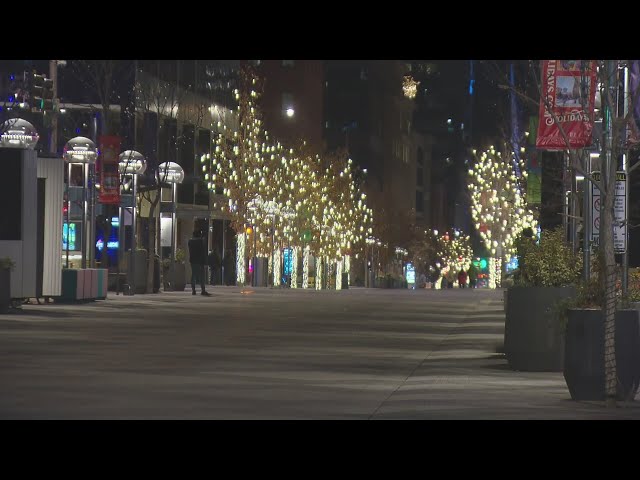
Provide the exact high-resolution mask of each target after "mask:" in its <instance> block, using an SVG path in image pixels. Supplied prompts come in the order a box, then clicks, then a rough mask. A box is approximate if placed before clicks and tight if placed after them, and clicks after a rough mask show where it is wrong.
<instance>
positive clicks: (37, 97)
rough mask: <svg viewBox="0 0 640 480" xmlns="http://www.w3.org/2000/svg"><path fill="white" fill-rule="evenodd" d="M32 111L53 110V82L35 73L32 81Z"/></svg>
mask: <svg viewBox="0 0 640 480" xmlns="http://www.w3.org/2000/svg"><path fill="white" fill-rule="evenodd" d="M31 110H32V111H38V110H40V111H43V112H45V111H51V110H53V80H52V79H50V78H47V76H46V75H44V74H39V73H36V72H35V71H34V72H33V76H32V81H31Z"/></svg>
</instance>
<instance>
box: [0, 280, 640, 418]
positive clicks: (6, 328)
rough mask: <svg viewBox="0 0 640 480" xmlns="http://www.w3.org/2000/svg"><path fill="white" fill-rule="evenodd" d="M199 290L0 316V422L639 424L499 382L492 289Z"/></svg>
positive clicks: (545, 389)
mask: <svg viewBox="0 0 640 480" xmlns="http://www.w3.org/2000/svg"><path fill="white" fill-rule="evenodd" d="M243 290H244V293H243ZM209 291H210V292H211V293H212V296H211V297H203V296H200V295H196V296H192V295H191V292H190V291H185V292H167V293H161V294H155V295H135V296H131V297H129V296H121V295H120V296H115V295H112V294H111V293H110V296H109V298H108V299H107V300H106V301H98V302H93V303H89V304H78V305H64V304H49V305H25V306H24V307H23V309H22V311H21V312H20V313H17V314H12V315H0V389H1V393H2V394H1V395H0V418H61V419H67V418H90V419H93V418H100V419H114V418H144V419H147V418H148V419H181V418H189V419H530V418H531V419H533V418H541V419H600V418H602V419H604V418H620V419H625V418H633V419H640V402H638V401H635V402H631V403H629V404H624V405H623V404H621V406H620V407H619V408H617V409H615V410H607V409H606V408H604V407H603V405H602V404H600V403H598V402H573V401H571V400H570V397H569V393H568V390H567V388H566V384H565V382H564V379H563V377H562V373H526V372H513V371H511V370H509V369H508V367H507V364H506V360H505V359H504V356H503V355H502V354H500V353H499V352H500V350H501V347H502V339H503V333H504V313H503V308H502V292H501V291H488V290H445V291H432V290H429V291H425V290H417V291H411V290H381V289H350V290H346V291H340V292H335V291H315V290H299V289H270V288H255V289H241V288H238V287H209Z"/></svg>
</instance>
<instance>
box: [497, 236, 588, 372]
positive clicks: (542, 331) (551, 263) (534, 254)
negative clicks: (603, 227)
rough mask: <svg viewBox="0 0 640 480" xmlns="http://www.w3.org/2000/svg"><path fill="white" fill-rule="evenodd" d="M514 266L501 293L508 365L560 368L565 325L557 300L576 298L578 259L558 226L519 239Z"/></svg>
mask: <svg viewBox="0 0 640 480" xmlns="http://www.w3.org/2000/svg"><path fill="white" fill-rule="evenodd" d="M518 260H519V271H518V273H517V275H515V276H514V286H513V287H511V288H509V289H508V290H507V291H506V294H505V304H506V319H505V332H504V351H505V355H506V357H507V361H508V362H509V366H510V367H511V368H512V369H513V370H521V371H530V372H544V371H550V372H561V371H562V369H563V363H564V362H563V360H564V351H565V348H564V329H563V324H562V318H561V315H559V314H558V308H559V307H558V304H559V303H561V302H562V301H563V300H565V299H567V298H572V297H575V295H576V288H575V285H576V284H577V283H578V281H579V279H580V272H581V269H582V258H581V256H580V254H573V252H572V250H571V247H570V246H569V245H567V244H566V242H565V241H564V234H563V232H562V231H561V230H560V229H556V230H553V231H545V232H543V233H542V235H541V238H540V241H539V242H536V241H535V239H534V238H532V237H526V236H523V237H522V238H521V239H519V242H518Z"/></svg>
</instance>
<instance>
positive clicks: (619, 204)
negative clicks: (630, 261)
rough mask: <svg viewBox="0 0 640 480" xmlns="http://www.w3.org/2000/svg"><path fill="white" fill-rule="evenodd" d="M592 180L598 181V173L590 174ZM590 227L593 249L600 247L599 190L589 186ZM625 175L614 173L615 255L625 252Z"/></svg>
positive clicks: (594, 186) (592, 185)
mask: <svg viewBox="0 0 640 480" xmlns="http://www.w3.org/2000/svg"><path fill="white" fill-rule="evenodd" d="M591 176H592V177H593V179H594V180H596V181H600V178H601V176H600V172H593V173H592V174H591ZM591 205H592V213H591V218H592V226H591V240H592V242H593V245H594V246H595V247H597V246H599V245H600V208H601V198H600V189H599V188H598V187H597V186H596V185H595V184H594V183H592V184H591ZM626 220H627V174H626V173H625V172H616V197H615V200H614V226H613V248H614V251H615V253H625V252H626V251H627V224H626Z"/></svg>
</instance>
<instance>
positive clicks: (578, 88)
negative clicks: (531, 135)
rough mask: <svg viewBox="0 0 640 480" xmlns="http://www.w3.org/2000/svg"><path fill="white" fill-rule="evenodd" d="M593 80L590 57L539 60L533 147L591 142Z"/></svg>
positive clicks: (579, 146) (593, 70)
mask: <svg viewBox="0 0 640 480" xmlns="http://www.w3.org/2000/svg"><path fill="white" fill-rule="evenodd" d="M596 83H597V81H596V62H595V61H593V60H543V61H542V96H541V98H540V117H539V123H538V136H537V138H536V147H537V148H541V149H548V150H558V149H561V150H564V149H567V148H582V147H586V146H587V145H590V144H591V132H592V131H593V107H594V103H595V97H596ZM560 125H561V126H562V129H563V130H564V132H565V134H566V135H567V137H568V140H569V145H567V142H566V141H565V137H564V136H563V135H562V133H561V131H560Z"/></svg>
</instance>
